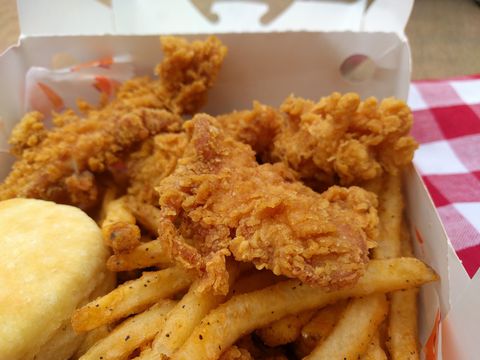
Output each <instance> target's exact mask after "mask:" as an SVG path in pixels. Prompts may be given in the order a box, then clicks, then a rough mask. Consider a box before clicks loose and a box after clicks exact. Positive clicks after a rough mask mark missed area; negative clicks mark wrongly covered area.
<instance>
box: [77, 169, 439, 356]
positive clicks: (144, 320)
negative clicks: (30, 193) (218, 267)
mask: <svg viewBox="0 0 480 360" xmlns="http://www.w3.org/2000/svg"><path fill="white" fill-rule="evenodd" d="M365 187H366V188H368V189H369V190H371V191H374V192H377V195H378V197H379V203H380V205H379V217H380V237H379V241H378V243H379V245H378V247H376V248H375V249H374V251H373V254H372V259H371V260H370V262H369V265H368V268H367V270H366V272H365V274H364V276H363V277H361V278H360V280H359V281H358V282H357V283H356V284H355V285H354V286H353V287H349V288H344V289H341V290H336V291H325V290H322V289H319V288H315V287H312V286H309V285H306V284H303V283H301V282H300V281H298V280H291V279H285V278H282V277H278V276H275V275H273V273H271V272H269V271H265V270H262V271H259V270H256V269H252V268H249V267H243V266H241V265H240V263H235V262H233V261H232V262H230V263H228V264H227V267H228V271H229V279H230V291H229V293H228V294H227V295H225V296H222V295H214V294H212V293H211V292H209V291H199V286H200V281H199V280H195V277H194V276H193V275H192V274H191V273H189V272H188V271H187V270H184V269H182V268H180V267H178V266H173V265H172V264H169V260H168V256H167V254H165V253H164V252H162V247H161V243H159V241H158V240H153V241H149V242H143V243H141V244H140V245H138V246H136V247H134V248H133V249H130V250H129V251H128V252H122V253H118V254H117V255H114V256H112V258H111V259H110V267H111V268H115V269H116V270H118V271H131V270H135V269H142V268H145V267H146V266H150V265H151V264H152V262H154V263H156V264H158V265H157V266H156V269H155V270H152V271H146V272H143V274H142V275H141V276H140V277H138V278H136V279H134V280H130V281H127V282H125V283H123V284H121V285H119V286H118V287H117V288H116V289H114V290H113V291H112V292H111V293H109V294H107V295H105V296H103V297H101V298H99V299H97V300H95V301H93V302H91V303H89V304H87V305H86V306H84V307H83V308H81V309H79V310H77V311H76V313H75V314H74V316H73V319H72V321H73V326H74V329H75V330H76V331H78V332H86V331H90V333H89V335H88V337H87V342H86V344H84V347H83V349H84V350H81V351H86V352H85V353H84V354H83V356H82V357H81V359H82V360H98V359H102V360H107V359H108V360H111V359H131V358H135V359H142V360H146V359H149V360H150V359H151V360H153V359H173V360H180V359H182V360H187V359H202V360H203V359H205V360H207V359H208V360H210V359H211V360H213V359H252V358H260V359H290V358H293V359H295V358H298V359H300V358H303V359H387V358H391V359H418V358H419V347H418V336H417V303H416V302H417V300H416V298H417V292H418V287H419V286H420V285H422V284H424V283H427V282H430V281H435V280H437V275H436V274H435V273H434V272H433V271H432V270H431V269H430V268H428V267H427V266H426V265H424V264H423V263H422V262H421V261H419V260H417V259H415V258H414V257H412V256H413V253H412V245H411V239H410V236H409V231H408V228H407V225H406V223H405V219H404V216H403V195H402V189H401V179H400V177H398V176H391V175H390V176H385V177H384V178H383V179H382V180H379V181H374V182H371V183H369V184H367V185H366V186H365ZM103 213H104V220H103V225H102V230H103V231H104V234H106V236H107V237H108V236H109V234H111V232H112V229H114V228H115V226H116V225H117V224H135V221H137V220H139V219H138V218H135V217H134V216H133V215H132V214H133V213H134V211H132V207H131V206H130V205H129V204H128V203H127V202H126V200H125V198H122V197H121V198H118V199H114V196H113V195H112V194H108V193H107V195H106V196H105V201H104V205H103ZM150 214H154V212H150ZM150 216H154V215H150ZM145 220H146V219H145V218H142V219H141V222H142V223H145V222H146V221H145ZM149 221H151V222H152V223H155V219H154V218H151V219H149ZM147 222H148V221H147ZM126 239H128V237H126ZM126 241H127V242H128V240H126ZM127 245H128V244H127Z"/></svg>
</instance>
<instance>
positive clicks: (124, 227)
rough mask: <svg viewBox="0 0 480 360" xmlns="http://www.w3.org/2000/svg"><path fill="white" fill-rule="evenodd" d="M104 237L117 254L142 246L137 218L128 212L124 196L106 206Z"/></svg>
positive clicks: (103, 224)
mask: <svg viewBox="0 0 480 360" xmlns="http://www.w3.org/2000/svg"><path fill="white" fill-rule="evenodd" d="M102 235H103V240H104V241H105V244H106V245H108V246H110V247H111V248H112V249H113V250H114V251H115V252H122V251H126V250H131V249H134V248H135V247H137V246H138V245H139V244H140V236H141V235H140V229H139V228H138V226H136V225H135V217H134V216H133V215H132V213H131V212H130V211H129V210H128V208H127V205H126V198H125V197H124V196H123V197H121V198H118V199H115V200H112V201H110V202H109V203H108V204H107V205H106V215H105V220H104V221H103V223H102Z"/></svg>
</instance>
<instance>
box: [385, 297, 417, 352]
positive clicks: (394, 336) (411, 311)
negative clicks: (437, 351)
mask: <svg viewBox="0 0 480 360" xmlns="http://www.w3.org/2000/svg"><path fill="white" fill-rule="evenodd" d="M417 294H418V289H408V290H405V291H395V292H394V293H392V294H391V296H390V303H391V305H390V307H391V309H390V318H389V322H388V341H387V348H388V351H389V353H390V356H391V358H392V359H393V360H397V359H398V360H406V359H408V360H414V359H419V356H420V354H419V351H418V344H417V339H418V332H417Z"/></svg>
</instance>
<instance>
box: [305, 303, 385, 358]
mask: <svg viewBox="0 0 480 360" xmlns="http://www.w3.org/2000/svg"><path fill="white" fill-rule="evenodd" d="M387 312H388V301H387V298H386V296H385V294H374V295H370V296H367V297H364V298H359V299H352V300H351V301H350V303H349V304H348V305H347V307H346V309H345V311H344V313H343V314H342V316H341V317H340V320H339V321H338V323H337V325H336V326H335V328H334V329H333V331H332V332H331V334H330V335H329V336H328V337H327V339H325V341H323V342H321V343H320V344H319V345H318V346H317V347H316V348H315V349H313V351H312V353H311V354H310V355H309V356H307V357H305V358H304V359H305V360H321V359H325V360H330V359H358V358H359V357H360V356H361V355H362V354H363V353H364V352H365V351H366V350H367V348H368V345H369V343H370V340H371V339H372V338H373V337H374V335H375V333H376V332H377V329H378V326H379V325H380V323H381V322H382V321H383V320H384V319H385V316H386V315H387Z"/></svg>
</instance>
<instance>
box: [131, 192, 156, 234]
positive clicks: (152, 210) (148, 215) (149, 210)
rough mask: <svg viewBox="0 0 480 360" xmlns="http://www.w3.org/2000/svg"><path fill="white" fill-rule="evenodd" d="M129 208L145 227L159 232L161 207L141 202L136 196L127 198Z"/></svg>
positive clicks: (154, 232) (153, 231) (153, 232)
mask: <svg viewBox="0 0 480 360" xmlns="http://www.w3.org/2000/svg"><path fill="white" fill-rule="evenodd" d="M127 204H128V207H129V209H130V210H131V211H132V213H133V215H135V217H136V219H137V220H138V222H139V223H140V224H142V225H143V227H144V228H145V229H146V230H148V231H150V232H151V233H152V234H158V229H157V227H158V223H159V219H160V218H161V215H160V209H159V208H157V207H155V206H153V205H150V204H145V203H140V202H138V201H137V200H135V198H133V197H129V198H128V199H127Z"/></svg>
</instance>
